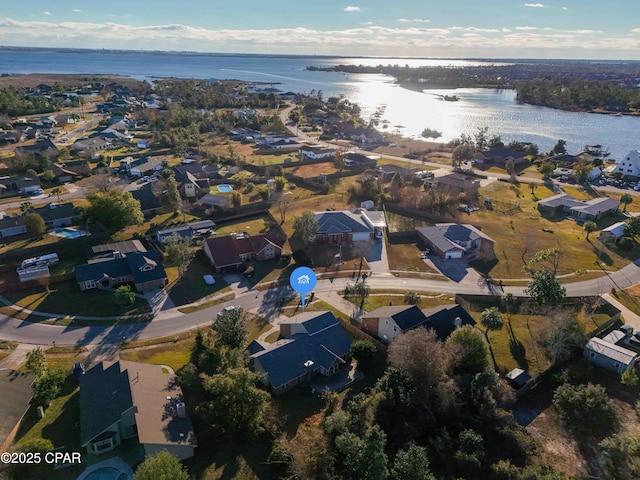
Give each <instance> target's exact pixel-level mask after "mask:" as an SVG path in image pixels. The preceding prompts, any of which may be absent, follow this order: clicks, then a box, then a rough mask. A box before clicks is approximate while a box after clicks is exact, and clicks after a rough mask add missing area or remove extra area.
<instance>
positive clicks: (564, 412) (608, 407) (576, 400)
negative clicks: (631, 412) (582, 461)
mask: <svg viewBox="0 0 640 480" xmlns="http://www.w3.org/2000/svg"><path fill="white" fill-rule="evenodd" d="M553 404H554V405H555V407H556V408H557V409H558V413H559V414H560V418H562V420H563V422H564V424H565V428H566V429H567V430H569V431H570V432H572V433H573V434H575V435H578V436H584V437H596V436H605V435H607V434H609V433H611V432H612V431H613V430H614V429H615V427H616V423H617V420H616V415H615V411H614V409H613V402H612V401H611V399H610V398H609V396H608V395H607V392H606V391H605V389H604V387H602V385H593V384H592V383H588V384H586V385H569V384H564V385H560V386H559V387H558V388H556V391H555V392H554V393H553Z"/></svg>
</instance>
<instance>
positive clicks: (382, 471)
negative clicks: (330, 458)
mask: <svg viewBox="0 0 640 480" xmlns="http://www.w3.org/2000/svg"><path fill="white" fill-rule="evenodd" d="M335 443H336V451H337V452H338V453H339V454H340V455H341V457H342V465H343V470H344V474H345V478H346V479H352V480H384V479H386V478H387V476H388V474H389V471H388V469H387V455H386V454H385V453H384V446H385V443H386V435H385V433H384V432H383V431H382V430H381V429H380V427H378V426H377V425H375V426H373V427H371V428H369V430H368V431H367V432H366V434H365V436H364V438H360V437H358V436H357V435H355V434H354V433H352V432H346V433H343V434H342V435H339V436H338V437H337V438H336V442H335Z"/></svg>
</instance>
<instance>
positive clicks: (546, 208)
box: [537, 193, 620, 222]
mask: <svg viewBox="0 0 640 480" xmlns="http://www.w3.org/2000/svg"><path fill="white" fill-rule="evenodd" d="M619 206H620V202H619V201H618V200H615V199H613V198H609V197H598V198H593V199H591V200H586V201H584V200H583V201H580V200H576V199H575V198H573V197H572V196H571V195H568V194H566V193H559V194H557V195H553V196H551V197H549V198H545V199H543V200H539V201H538V202H537V207H538V210H539V211H540V212H541V213H546V214H555V213H558V212H564V213H568V214H569V216H570V217H571V218H573V219H575V220H577V221H583V222H584V221H588V220H597V219H599V218H601V217H603V216H604V215H608V214H611V213H615V212H616V211H617V210H618V207H619Z"/></svg>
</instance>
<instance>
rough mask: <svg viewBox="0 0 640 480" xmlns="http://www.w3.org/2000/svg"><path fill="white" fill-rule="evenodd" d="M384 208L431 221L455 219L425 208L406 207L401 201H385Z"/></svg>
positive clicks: (450, 220) (398, 213) (451, 220)
mask: <svg viewBox="0 0 640 480" xmlns="http://www.w3.org/2000/svg"><path fill="white" fill-rule="evenodd" d="M384 209H385V210H386V211H387V212H390V213H395V214H397V215H405V216H408V217H418V218H422V219H424V220H429V221H431V222H453V221H455V220H454V219H452V218H451V217H443V216H440V215H436V214H434V213H430V212H425V211H424V210H419V209H417V208H410V207H405V206H404V205H400V204H399V203H385V204H384Z"/></svg>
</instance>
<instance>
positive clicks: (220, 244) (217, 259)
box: [203, 233, 282, 273]
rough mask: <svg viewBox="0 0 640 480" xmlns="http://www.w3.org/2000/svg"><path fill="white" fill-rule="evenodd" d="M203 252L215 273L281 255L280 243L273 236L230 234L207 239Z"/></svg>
mask: <svg viewBox="0 0 640 480" xmlns="http://www.w3.org/2000/svg"><path fill="white" fill-rule="evenodd" d="M203 251H204V253H205V255H206V256H207V258H208V259H209V261H210V262H211V265H212V266H213V268H214V269H215V271H216V272H218V273H220V272H223V271H227V270H232V269H236V268H237V267H239V266H240V265H242V264H243V263H244V262H247V261H249V260H258V261H260V260H269V259H273V258H277V257H279V256H280V254H281V253H282V243H281V242H280V241H279V239H278V238H277V237H276V236H275V235H273V234H269V233H267V234H262V235H253V236H250V235H247V234H239V235H236V234H233V233H232V234H231V235H224V236H221V237H214V238H208V239H207V240H206V241H205V242H204V246H203Z"/></svg>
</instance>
